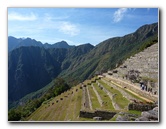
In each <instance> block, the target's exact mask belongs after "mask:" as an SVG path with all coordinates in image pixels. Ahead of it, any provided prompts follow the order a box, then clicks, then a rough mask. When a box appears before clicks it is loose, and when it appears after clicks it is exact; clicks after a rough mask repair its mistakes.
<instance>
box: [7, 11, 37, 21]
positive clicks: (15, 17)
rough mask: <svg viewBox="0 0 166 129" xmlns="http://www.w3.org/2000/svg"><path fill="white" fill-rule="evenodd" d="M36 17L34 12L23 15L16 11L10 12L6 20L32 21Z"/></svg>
mask: <svg viewBox="0 0 166 129" xmlns="http://www.w3.org/2000/svg"><path fill="white" fill-rule="evenodd" d="M36 19H37V16H36V15H35V14H34V13H30V14H29V15H23V14H19V13H16V12H12V13H9V14H8V20H16V21H34V20H36Z"/></svg>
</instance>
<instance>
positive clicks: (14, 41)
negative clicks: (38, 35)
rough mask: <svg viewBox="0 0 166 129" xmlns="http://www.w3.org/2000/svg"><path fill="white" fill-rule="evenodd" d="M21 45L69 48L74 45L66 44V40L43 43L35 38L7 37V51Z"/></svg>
mask: <svg viewBox="0 0 166 129" xmlns="http://www.w3.org/2000/svg"><path fill="white" fill-rule="evenodd" d="M22 46H37V47H44V48H46V49H47V48H71V47H74V46H71V45H68V43H67V42H66V41H60V42H57V43H54V44H48V43H45V44H43V43H42V42H40V41H36V40H35V39H31V38H15V37H13V36H9V37H8V51H9V52H10V51H12V50H14V49H16V48H19V47H22Z"/></svg>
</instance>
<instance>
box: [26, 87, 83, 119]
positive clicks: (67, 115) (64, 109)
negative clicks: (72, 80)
mask: <svg viewBox="0 0 166 129" xmlns="http://www.w3.org/2000/svg"><path fill="white" fill-rule="evenodd" d="M76 89H78V91H77V92H76ZM72 91H73V94H70V95H68V93H71V92H72ZM72 91H71V90H70V91H68V92H66V93H63V94H61V95H59V96H57V97H55V98H54V99H51V100H49V101H47V102H45V103H43V104H42V105H41V106H40V107H39V108H38V109H37V110H36V111H35V112H34V113H32V114H31V115H30V116H29V117H28V119H29V120H33V121H68V120H73V121H74V120H76V119H78V116H79V111H80V109H81V100H82V90H81V89H79V87H78V86H76V87H75V88H73V89H72ZM67 95H68V97H64V96H67ZM60 98H63V100H60ZM56 100H59V102H58V103H56ZM48 102H49V103H48ZM53 102H54V104H53V105H52V103H53Z"/></svg>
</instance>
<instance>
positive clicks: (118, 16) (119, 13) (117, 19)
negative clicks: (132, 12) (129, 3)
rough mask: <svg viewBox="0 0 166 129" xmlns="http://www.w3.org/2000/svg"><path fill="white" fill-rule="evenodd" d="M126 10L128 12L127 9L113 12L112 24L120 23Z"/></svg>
mask: <svg viewBox="0 0 166 129" xmlns="http://www.w3.org/2000/svg"><path fill="white" fill-rule="evenodd" d="M127 10H128V9H127V8H120V9H118V10H117V11H115V13H114V22H120V21H121V20H122V19H123V17H124V15H125V13H126V12H127Z"/></svg>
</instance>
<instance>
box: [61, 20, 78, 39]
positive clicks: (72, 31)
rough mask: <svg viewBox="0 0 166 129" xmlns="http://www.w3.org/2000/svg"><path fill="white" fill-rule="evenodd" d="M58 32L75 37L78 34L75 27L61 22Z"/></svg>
mask: <svg viewBox="0 0 166 129" xmlns="http://www.w3.org/2000/svg"><path fill="white" fill-rule="evenodd" d="M59 31H61V32H62V33H64V34H67V35H70V36H76V35H78V34H79V32H80V30H79V29H78V27H77V26H76V25H74V24H71V23H69V22H62V23H61V24H60V26H59Z"/></svg>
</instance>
